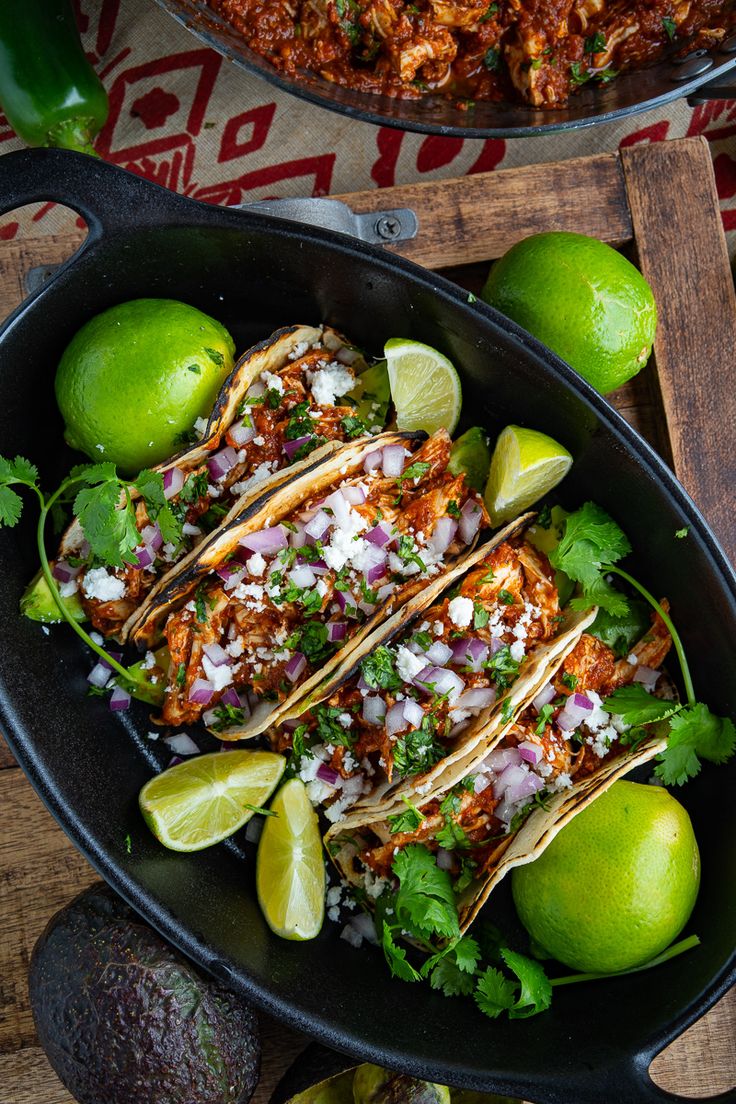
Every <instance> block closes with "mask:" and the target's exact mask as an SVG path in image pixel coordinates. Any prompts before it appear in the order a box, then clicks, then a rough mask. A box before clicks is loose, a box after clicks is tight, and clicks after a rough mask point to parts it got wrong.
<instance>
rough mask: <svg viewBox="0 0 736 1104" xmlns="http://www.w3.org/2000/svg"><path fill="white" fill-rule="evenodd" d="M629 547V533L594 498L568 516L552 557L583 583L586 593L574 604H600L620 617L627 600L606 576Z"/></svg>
mask: <svg viewBox="0 0 736 1104" xmlns="http://www.w3.org/2000/svg"><path fill="white" fill-rule="evenodd" d="M630 551H631V545H630V544H629V542H628V540H627V538H626V535H625V534H624V532H623V531H622V530H621V529H620V528H619V527H618V525H617V524H616V522H615V521H614V520H613V518H611V517H609V516H608V514H607V513H606V512H605V510H602V509H601V507H600V506H596V504H595V503H594V502H586V503H585V504H584V505H583V506H581V507H580V509H579V510H576V511H575V513H574V514H569V515H568V517H567V518H565V528H564V531H563V534H562V538H561V540H560V543H559V544H558V546H557V548H555V549H553V550H552V552H550V555H549V559H550V563H551V564H552V566H553V567H555V568H557V570H558V571H562V572H564V573H565V575H567V576H568V577H569V578H570V579H572V580H573V581H574V582H577V583H580V584H581V586H582V589H583V596H584V597H583V598H576V599H573V601H572V602H571V605H572V606H573V607H574V608H576V609H580V608H583V609H587V608H590V606H591V605H598V606H601V607H602V608H603V609H606V610H608V612H609V613H612V614H614V615H615V616H617V617H620V616H623V614H625V613H626V610H627V608H628V603H627V601H626V599H625V598H624V596H623V595H622V594H620V593H619V592H618V591H617V590H615V589H614V588H613V587H612V586H611V585H610V583H608V582H606V580H605V578H604V577H603V576H604V573H605V571H606V568H607V567H609V566H610V565H611V564H614V563H616V562H617V561H618V560H620V559H622V557H624V556H626V555H628V553H629V552H630Z"/></svg>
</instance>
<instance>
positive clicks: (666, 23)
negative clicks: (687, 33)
mask: <svg viewBox="0 0 736 1104" xmlns="http://www.w3.org/2000/svg"><path fill="white" fill-rule="evenodd" d="M662 29H663V30H664V33H665V34H666V35H667V37H668V39H669V40H670V42H674V40H675V36H676V34H677V24H676V23H675V21H674V19H672V18H671V17H670V16H669V15H665V17H664V18H663V20H662Z"/></svg>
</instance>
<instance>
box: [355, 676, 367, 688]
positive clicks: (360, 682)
mask: <svg viewBox="0 0 736 1104" xmlns="http://www.w3.org/2000/svg"><path fill="white" fill-rule="evenodd" d="M356 686H357V687H358V689H359V690H370V686H369V685H368V683H367V682H366V681H365V679H364V678H363V675H362V674H361V675H359V677H358V681H357V683H356Z"/></svg>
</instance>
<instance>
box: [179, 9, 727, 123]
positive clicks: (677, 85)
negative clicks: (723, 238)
mask: <svg viewBox="0 0 736 1104" xmlns="http://www.w3.org/2000/svg"><path fill="white" fill-rule="evenodd" d="M157 3H158V4H159V5H160V6H161V7H162V8H164V9H165V10H166V11H168V12H169V13H170V14H171V15H173V16H174V18H175V19H176V20H177V21H178V22H179V23H181V24H182V26H184V27H186V28H187V30H189V31H191V32H192V34H194V35H196V36H197V38H199V39H200V40H201V41H202V42H204V43H205V44H206V45H208V46H212V47H213V48H214V49H215V50H217V51H219V53H221V54H224V56H225V57H226V58H228V60H229V61H233V62H234V63H235V64H236V65H239V66H240V67H241V68H243V69H246V70H247V71H248V72H250V73H257V74H258V75H259V76H261V77H264V78H265V79H266V80H267V81H270V83H271V84H275V85H277V86H278V87H279V88H282V89H283V90H284V91H285V92H291V93H292V94H293V95H295V96H298V97H299V98H300V99H302V100H308V101H309V102H310V103H314V104H319V105H320V106H321V107H326V108H328V109H329V110H331V111H338V112H340V113H341V114H343V115H350V116H352V117H353V118H354V119H361V120H362V121H363V122H366V123H376V124H377V125H378V126H390V127H397V128H398V129H399V130H414V131H419V132H421V133H424V134H443V135H454V136H456V137H459V138H518V137H527V136H530V135H532V134H549V133H552V132H553V131H556V130H575V129H577V128H578V127H584V126H592V125H593V124H594V123H607V122H612V121H613V120H614V119H624V118H626V116H628V115H636V114H638V113H639V112H640V111H649V110H651V109H652V108H655V107H663V106H664V105H665V104H667V103H671V102H672V101H673V100H677V99H680V97H682V96H688V97H690V102H691V103H693V104H694V103H700V102H703V101H704V100H729V99H733V98H734V97H735V96H736V84H735V83H734V78H733V68H734V66H736V35H731V37H730V38H728V39H727V40H726V41H725V42H723V43H722V44H721V45H720V46H719V47H718V48H714V49H712V50H697V51H694V52H693V53H692V54H690V55H688V56H687V57H686V58H682V59H681V58H675V59H673V58H671V57H670V58H667V59H665V60H662V61H660V62H658V63H657V64H656V65H652V66H650V67H649V68H646V69H641V70H638V71H635V72H627V73H624V74H623V75H622V76H620V77H617V78H616V80H615V81H612V82H611V83H610V84H609V85H605V86H604V87H601V86H597V87H593V86H592V85H586V86H585V88H583V89H582V91H580V92H578V93H576V94H575V95H574V96H573V97H572V99H571V100H570V104H569V106H568V107H565V108H561V109H560V110H556V111H541V110H539V109H538V108H533V107H528V106H525V105H523V104H511V103H501V104H497V103H477V104H476V105H475V106H474V107H473V108H472V109H471V110H461V109H459V108H457V107H455V106H454V105H453V104H452V103H450V101H449V100H445V99H443V98H442V97H440V96H423V97H421V99H417V100H397V99H394V98H393V97H391V96H373V95H369V94H367V93H361V92H355V91H353V90H352V89H350V88H341V87H340V86H339V85H337V84H331V83H330V82H329V81H325V80H322V79H321V78H320V77H318V76H317V75H316V74H314V73H304V74H302V75H301V76H300V77H299V79H296V78H294V77H290V76H288V75H287V74H285V73H283V72H280V71H279V70H278V69H275V68H274V67H273V65H271V64H270V62H269V61H267V60H266V58H264V57H262V56H261V55H260V54H257V53H255V52H254V51H253V50H251V49H249V48H248V46H246V44H245V41H244V39H243V38H242V36H241V35H239V34H238V33H237V31H236V30H235V29H234V28H233V27H232V26H230V24H229V23H227V22H225V20H224V19H222V18H221V17H220V16H219V15H216V14H215V13H214V12H213V11H212V10H211V9H210V8H209V7H208V6H207V3H206V0H157Z"/></svg>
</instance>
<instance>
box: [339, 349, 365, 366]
mask: <svg viewBox="0 0 736 1104" xmlns="http://www.w3.org/2000/svg"><path fill="white" fill-rule="evenodd" d="M359 357H360V353H359V352H358V350H357V349H349V348H348V347H347V345H343V346H342V347H341V348H340V349H338V350H337V352H336V353H335V360H339V362H340V364H346V365H347V366H348V368H349V367H350V365H351V364H355V362H356V360H358V358H359Z"/></svg>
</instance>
